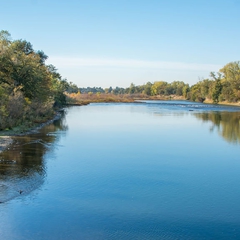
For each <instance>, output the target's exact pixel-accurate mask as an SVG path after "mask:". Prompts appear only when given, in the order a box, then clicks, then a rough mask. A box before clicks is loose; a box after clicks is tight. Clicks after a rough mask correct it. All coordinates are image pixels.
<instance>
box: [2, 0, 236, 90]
mask: <svg viewBox="0 0 240 240" xmlns="http://www.w3.org/2000/svg"><path fill="white" fill-rule="evenodd" d="M0 7H1V14H0V30H7V31H9V32H10V34H11V36H12V39H13V40H16V39H24V40H27V41H29V42H31V43H32V45H33V48H34V49H35V50H43V51H44V52H45V54H47V55H48V57H49V58H48V60H47V64H53V65H54V66H56V68H57V69H58V71H59V73H60V74H61V75H62V77H63V78H66V79H67V80H68V81H69V82H73V83H75V84H77V85H78V87H87V86H90V87H94V86H96V87H98V86H101V87H103V88H106V87H109V86H112V87H116V86H118V87H128V86H129V85H130V84H131V83H134V84H135V85H142V84H145V83H147V82H155V81H166V82H173V81H184V82H186V83H189V84H190V85H193V84H195V83H197V82H198V81H200V80H203V79H205V78H209V73H210V72H211V71H213V72H216V71H219V69H221V68H222V67H223V66H224V65H226V64H227V63H229V62H232V61H239V60H240V31H239V30H240V27H239V23H240V14H239V13H240V0H68V1H66V0H8V1H4V0H0Z"/></svg>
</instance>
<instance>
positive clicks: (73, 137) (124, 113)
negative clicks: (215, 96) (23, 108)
mask: <svg viewBox="0 0 240 240" xmlns="http://www.w3.org/2000/svg"><path fill="white" fill-rule="evenodd" d="M239 110H240V109H239V108H238V107H228V106H218V105H204V104H199V103H192V102H178V101H175V102H174V101H171V102H167V101H165V102H163V101H146V102H142V103H130V104H122V103H121V104H113V103H109V104H107V103H105V104H90V105H87V106H81V107H71V108H68V109H66V114H65V116H63V118H62V119H61V120H60V121H57V122H55V123H54V124H53V125H50V126H47V127H45V128H44V129H42V130H41V131H40V132H39V133H38V134H33V135H30V136H27V137H17V138H16V139H15V145H13V146H12V147H11V148H10V149H9V150H8V151H6V152H4V153H2V154H1V155H0V159H2V160H1V161H2V162H0V201H1V202H3V203H1V204H0V239H10V240H11V239H20V240H21V239H240V204H239V202H240V187H239V182H240V174H239V172H240V157H239V156H240V124H239V123H240V111H239ZM10 160H15V161H16V162H12V163H10V162H9V161H10ZM19 190H21V191H23V192H22V193H21V194H20V192H19Z"/></svg>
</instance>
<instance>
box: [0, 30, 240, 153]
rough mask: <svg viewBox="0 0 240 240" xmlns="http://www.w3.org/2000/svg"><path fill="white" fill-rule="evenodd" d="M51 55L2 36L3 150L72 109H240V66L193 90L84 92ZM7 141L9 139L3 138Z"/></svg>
mask: <svg viewBox="0 0 240 240" xmlns="http://www.w3.org/2000/svg"><path fill="white" fill-rule="evenodd" d="M47 58H48V56H47V55H46V54H45V53H44V52H43V51H38V50H34V49H33V46H32V44H31V43H30V42H27V41H26V40H22V39H20V40H12V39H11V35H10V33H9V32H8V31H4V30H2V31H1V32H0V136H1V137H0V151H1V150H2V149H3V148H5V147H6V146H7V145H8V144H10V143H11V138H9V137H8V136H10V135H14V134H23V133H26V132H29V130H30V131H32V129H34V128H36V127H37V128H38V127H39V126H40V127H41V126H43V125H44V124H46V123H49V122H50V121H52V120H53V119H55V117H56V116H58V111H59V109H61V108H62V107H64V106H67V105H85V104H89V103H92V102H134V101H135V100H140V99H148V100H191V101H199V102H205V103H215V104H217V103H221V104H231V105H237V106H240V62H239V61H235V62H230V63H228V64H226V65H225V66H224V67H223V68H221V69H220V70H219V72H217V73H214V72H211V73H210V77H209V78H207V79H203V80H202V81H199V82H198V83H196V84H194V85H192V86H189V84H187V83H184V82H183V81H174V82H172V83H168V82H165V81H156V82H154V83H151V82H147V83H146V84H143V85H138V86H136V85H135V84H133V83H131V85H130V86H129V87H127V88H122V87H115V88H112V87H109V88H105V89H103V88H101V87H87V88H79V87H78V86H77V85H76V84H74V83H72V82H70V83H69V82H67V80H66V79H64V78H62V76H61V75H60V74H59V73H58V71H57V69H56V67H55V66H53V65H51V64H46V60H47ZM3 136H5V137H3Z"/></svg>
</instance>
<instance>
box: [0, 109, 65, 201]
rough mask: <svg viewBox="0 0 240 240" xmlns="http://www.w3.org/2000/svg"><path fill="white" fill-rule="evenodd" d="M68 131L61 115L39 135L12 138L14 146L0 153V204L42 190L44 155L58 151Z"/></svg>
mask: <svg viewBox="0 0 240 240" xmlns="http://www.w3.org/2000/svg"><path fill="white" fill-rule="evenodd" d="M67 129H68V127H67V125H66V122H65V116H64V113H62V116H61V118H60V119H59V120H56V121H54V122H53V123H52V124H50V125H47V126H45V127H44V128H42V129H41V130H40V131H39V133H36V134H29V135H25V136H15V137H13V140H14V144H12V146H11V147H10V148H9V149H7V150H6V151H4V152H2V153H0V203H4V202H6V201H9V200H11V199H13V198H15V197H18V196H19V195H20V194H22V195H24V194H28V193H29V192H31V191H33V190H34V189H36V188H38V187H39V186H41V185H42V184H43V182H44V179H45V178H46V166H45V162H44V155H45V154H46V153H47V152H51V151H53V150H54V148H56V147H57V142H58V140H59V138H60V136H61V135H63V134H64V133H66V131H67Z"/></svg>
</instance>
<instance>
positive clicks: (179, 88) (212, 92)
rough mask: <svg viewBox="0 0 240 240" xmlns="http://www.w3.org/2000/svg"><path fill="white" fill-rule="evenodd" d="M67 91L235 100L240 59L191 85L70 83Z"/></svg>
mask: <svg viewBox="0 0 240 240" xmlns="http://www.w3.org/2000/svg"><path fill="white" fill-rule="evenodd" d="M72 86H73V87H72V88H71V90H72V92H70V93H77V92H78V91H80V93H93V94H94V93H111V94H145V95H147V96H157V95H161V96H171V95H177V96H182V97H184V98H185V99H187V100H192V101H198V102H204V101H205V100H207V101H211V102H213V103H218V102H223V101H227V102H230V103H231V102H238V101H240V62H239V61H235V62H230V63H228V64H226V65H225V66H224V67H223V68H221V69H220V70H219V72H217V73H214V72H211V73H210V76H209V78H207V79H203V80H201V81H199V82H197V83H196V84H194V85H192V86H190V85H189V84H187V83H184V82H183V81H174V82H172V83H168V82H165V81H156V82H154V83H151V82H147V83H146V84H143V85H138V86H136V85H134V84H133V83H131V85H130V86H129V87H127V88H121V87H116V88H112V87H109V88H105V89H103V88H101V87H87V88H78V87H77V86H76V85H74V84H72Z"/></svg>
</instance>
